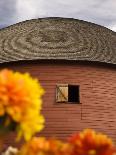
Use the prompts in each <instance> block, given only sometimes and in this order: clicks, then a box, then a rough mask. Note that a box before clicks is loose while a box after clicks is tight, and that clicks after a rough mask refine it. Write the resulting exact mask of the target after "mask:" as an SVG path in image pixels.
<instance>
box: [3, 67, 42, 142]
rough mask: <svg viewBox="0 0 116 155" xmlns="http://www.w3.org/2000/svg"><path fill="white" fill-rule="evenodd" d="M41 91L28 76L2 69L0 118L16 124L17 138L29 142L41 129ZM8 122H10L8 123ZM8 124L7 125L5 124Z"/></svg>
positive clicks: (38, 85)
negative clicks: (22, 138) (22, 137)
mask: <svg viewBox="0 0 116 155" xmlns="http://www.w3.org/2000/svg"><path fill="white" fill-rule="evenodd" d="M43 92H44V91H43V89H42V87H41V86H40V84H39V82H38V81H37V80H36V79H33V78H31V76H30V75H29V74H27V73H26V74H21V73H19V72H13V71H11V70H7V69H4V70H2V71H1V72H0V118H2V119H3V120H4V117H5V122H4V124H2V125H5V124H6V128H7V124H8V125H9V124H10V123H9V122H12V121H13V122H15V123H17V131H18V137H19V138H20V137H21V136H24V138H25V139H26V140H29V139H30V138H31V136H32V135H34V134H35V133H36V132H38V131H40V130H41V129H42V128H43V122H44V119H43V117H42V116H41V114H40V110H41V103H42V101H41V96H42V95H43ZM9 120H10V121H9ZM6 122H8V123H6Z"/></svg>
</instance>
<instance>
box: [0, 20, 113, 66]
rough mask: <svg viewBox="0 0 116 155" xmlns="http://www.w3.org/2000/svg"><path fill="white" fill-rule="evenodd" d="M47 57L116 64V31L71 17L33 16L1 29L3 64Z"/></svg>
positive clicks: (0, 39)
mask: <svg viewBox="0 0 116 155" xmlns="http://www.w3.org/2000/svg"><path fill="white" fill-rule="evenodd" d="M43 59H44V60H47V59H50V60H52V59H53V60H75V61H78V60H86V61H98V62H106V63H112V64H116V33H115V32H113V31H111V30H109V29H107V28H105V27H102V26H99V25H96V24H92V23H89V22H85V21H81V20H77V19H70V18H44V19H33V20H29V21H25V22H21V23H18V24H15V25H12V26H10V27H8V28H4V29H1V30H0V63H3V62H10V61H19V60H38V61H39V60H43Z"/></svg>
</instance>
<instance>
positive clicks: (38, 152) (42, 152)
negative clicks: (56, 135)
mask: <svg viewBox="0 0 116 155" xmlns="http://www.w3.org/2000/svg"><path fill="white" fill-rule="evenodd" d="M70 152H71V148H70V145H69V144H67V143H63V142H61V141H59V140H55V139H48V140H47V139H45V138H37V137H34V138H32V139H31V140H30V141H29V142H27V143H26V144H25V145H23V147H22V148H21V150H20V151H19V155H71V153H70Z"/></svg>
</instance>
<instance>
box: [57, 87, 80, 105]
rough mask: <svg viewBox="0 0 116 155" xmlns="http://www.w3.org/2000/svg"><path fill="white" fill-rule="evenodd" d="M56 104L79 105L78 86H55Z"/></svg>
mask: <svg viewBox="0 0 116 155" xmlns="http://www.w3.org/2000/svg"><path fill="white" fill-rule="evenodd" d="M56 102H65V103H68V102H69V103H75V104H76V103H77V104H78V103H80V95H79V86H78V85H70V84H60V85H57V87H56Z"/></svg>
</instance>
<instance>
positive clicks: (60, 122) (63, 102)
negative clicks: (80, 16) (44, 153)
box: [0, 18, 116, 144]
mask: <svg viewBox="0 0 116 155" xmlns="http://www.w3.org/2000/svg"><path fill="white" fill-rule="evenodd" d="M3 68H10V69H13V70H16V71H20V72H29V73H30V74H31V75H32V76H33V77H36V78H38V79H39V81H40V82H41V85H42V86H43V88H44V89H45V95H44V97H43V110H42V113H43V114H44V116H45V119H46V123H45V128H44V130H43V131H42V132H41V133H40V134H39V135H42V136H46V137H51V136H53V137H58V138H61V139H65V138H66V137H67V136H69V135H71V134H72V133H75V132H76V131H80V130H83V129H85V128H92V129H95V130H97V131H101V132H104V133H106V134H108V135H109V136H110V137H111V138H113V139H116V33H115V32H113V31H111V30H109V29H107V28H105V27H102V26H99V25H96V24H93V23H89V22H85V21H81V20H76V19H67V18H44V19H34V20H29V21H25V22H21V23H18V24H15V25H12V26H9V27H7V28H4V29H1V30H0V69H3ZM30 91H31V90H30ZM12 136H13V134H11V138H10V137H7V138H6V144H9V143H10V144H11V143H12V142H11V141H12Z"/></svg>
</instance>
